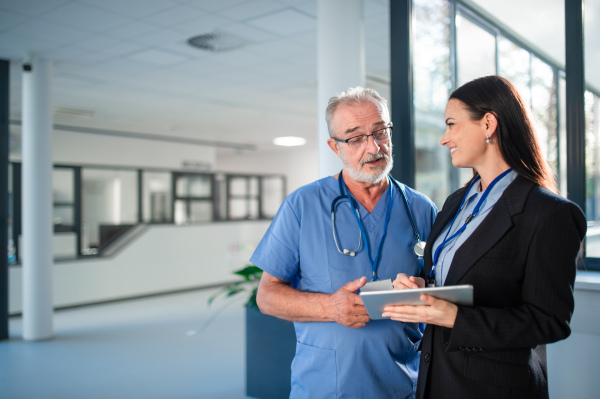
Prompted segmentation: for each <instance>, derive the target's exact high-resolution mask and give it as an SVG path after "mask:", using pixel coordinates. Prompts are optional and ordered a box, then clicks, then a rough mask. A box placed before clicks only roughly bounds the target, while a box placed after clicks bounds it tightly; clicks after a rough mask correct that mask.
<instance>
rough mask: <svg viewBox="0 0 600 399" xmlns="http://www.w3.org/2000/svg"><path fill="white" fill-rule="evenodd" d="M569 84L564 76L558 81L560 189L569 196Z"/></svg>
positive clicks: (564, 194) (562, 193) (561, 192)
mask: <svg viewBox="0 0 600 399" xmlns="http://www.w3.org/2000/svg"><path fill="white" fill-rule="evenodd" d="M566 93H567V82H566V81H565V78H564V76H561V77H560V79H559V80H558V105H559V106H558V112H559V115H560V116H559V118H558V120H559V121H560V123H559V126H558V171H559V172H558V187H559V189H560V194H561V195H562V196H563V197H566V196H567V94H566Z"/></svg>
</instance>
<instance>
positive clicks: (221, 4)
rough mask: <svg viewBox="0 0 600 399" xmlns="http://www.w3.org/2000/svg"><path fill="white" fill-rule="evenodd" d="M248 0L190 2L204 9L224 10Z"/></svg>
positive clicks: (198, 0) (195, 0)
mask: <svg viewBox="0 0 600 399" xmlns="http://www.w3.org/2000/svg"><path fill="white" fill-rule="evenodd" d="M247 2H248V0H219V1H215V0H189V1H188V4H189V5H191V6H197V7H201V8H202V9H204V10H208V11H211V12H217V11H223V10H226V9H228V8H231V7H234V6H237V5H240V4H242V3H247Z"/></svg>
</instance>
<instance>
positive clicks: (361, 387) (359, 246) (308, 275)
mask: <svg viewBox="0 0 600 399" xmlns="http://www.w3.org/2000/svg"><path fill="white" fill-rule="evenodd" d="M326 119H327V126H328V129H329V135H330V137H331V138H330V139H329V140H328V141H327V143H328V144H329V146H330V147H331V149H332V150H333V151H334V152H335V153H336V154H337V155H338V156H339V157H340V158H341V159H342V161H343V164H344V168H343V170H342V171H341V172H340V173H339V174H336V175H334V176H329V177H326V178H323V179H320V180H317V181H316V182H313V183H311V184H308V185H306V186H304V187H301V188H300V189H298V190H296V191H295V192H293V193H292V194H290V195H289V196H288V197H287V198H286V199H285V201H284V202H283V204H282V205H281V207H280V209H279V211H278V213H277V215H276V216H275V218H274V219H273V222H272V223H271V226H270V227H269V229H268V231H267V233H266V234H265V236H264V237H263V239H262V240H261V242H260V244H259V246H258V248H257V249H256V251H255V252H254V254H253V255H252V258H251V259H250V260H251V262H252V263H254V264H255V265H257V266H258V267H260V268H261V269H263V271H264V273H263V276H262V279H261V282H260V286H259V289H258V297H257V301H258V305H259V307H260V309H261V311H262V312H263V313H266V314H270V315H273V316H276V317H279V318H282V319H285V320H291V321H293V322H294V327H295V330H296V337H297V340H298V342H297V344H296V356H295V357H294V361H293V363H292V390H291V395H290V397H292V398H324V397H328V398H329V397H344V398H354V397H356V398H367V397H369V398H392V397H393V398H409V397H413V396H414V388H415V386H416V382H417V371H418V367H419V356H418V353H417V345H418V343H419V340H420V339H421V336H422V331H421V328H420V326H419V325H418V324H411V323H394V322H392V321H390V320H370V318H369V315H368V313H367V311H366V309H365V307H364V305H363V303H362V300H361V298H360V296H359V295H358V294H357V291H358V290H359V289H361V288H362V289H363V290H365V289H367V288H368V287H373V285H377V284H381V281H385V280H387V279H393V278H395V277H396V275H397V274H398V273H406V274H408V275H411V276H415V275H419V274H420V273H421V272H422V258H421V257H420V256H418V255H417V253H419V252H420V251H419V250H418V249H417V248H418V245H417V246H416V247H415V245H416V244H422V241H424V240H426V239H427V236H428V235H429V230H430V228H431V225H432V224H433V220H434V219H435V216H436V213H437V209H436V207H435V205H434V204H433V203H432V202H431V200H429V198H427V197H426V196H424V195H423V194H420V193H418V192H416V191H415V190H412V189H410V188H408V187H406V186H404V185H402V184H400V183H398V182H396V181H395V180H393V179H392V178H391V177H389V176H388V173H389V172H390V170H391V169H392V164H393V161H392V144H391V132H392V124H391V121H390V115H389V111H388V108H387V102H386V101H385V99H383V98H382V97H381V96H380V95H379V94H378V93H377V92H376V91H374V90H372V89H365V88H362V87H356V88H352V89H349V90H347V91H346V92H343V93H340V94H338V95H336V96H334V97H332V98H331V99H330V101H329V104H328V106H327V110H326ZM332 213H333V215H332ZM419 255H422V252H421V253H419ZM368 280H373V281H378V282H379V283H377V282H371V283H367V281H368ZM365 285H367V287H364V286H365ZM363 287H364V288H363ZM390 288H391V285H390Z"/></svg>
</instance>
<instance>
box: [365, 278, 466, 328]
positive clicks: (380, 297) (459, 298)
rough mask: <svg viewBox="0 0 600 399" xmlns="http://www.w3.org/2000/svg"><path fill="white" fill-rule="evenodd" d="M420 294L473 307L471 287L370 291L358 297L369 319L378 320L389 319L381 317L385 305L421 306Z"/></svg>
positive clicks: (454, 286) (455, 286) (453, 286)
mask: <svg viewBox="0 0 600 399" xmlns="http://www.w3.org/2000/svg"><path fill="white" fill-rule="evenodd" d="M421 294H427V295H431V296H434V297H436V298H440V299H444V300H446V301H449V302H452V303H455V304H457V305H468V306H471V305H473V286H472V285H451V286H448V287H432V288H407V289H404V290H385V291H370V292H361V293H360V294H359V295H360V297H361V299H362V301H363V303H364V304H365V307H366V308H367V312H369V317H370V318H371V319H372V320H378V319H389V317H381V314H382V313H383V308H384V307H385V306H387V305H423V302H421V300H420V299H419V297H420V296H421Z"/></svg>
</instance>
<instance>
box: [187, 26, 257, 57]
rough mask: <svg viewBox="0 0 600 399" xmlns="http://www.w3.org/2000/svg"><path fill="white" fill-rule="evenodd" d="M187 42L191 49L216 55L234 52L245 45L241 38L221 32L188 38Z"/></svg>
mask: <svg viewBox="0 0 600 399" xmlns="http://www.w3.org/2000/svg"><path fill="white" fill-rule="evenodd" d="M187 42H188V44H189V45H190V46H192V47H196V48H199V49H202V50H207V51H214V52H216V53H221V52H224V51H230V50H235V49H237V48H240V47H242V46H243V45H244V44H246V42H245V41H244V40H243V39H242V38H239V37H237V36H234V35H231V34H229V33H226V32H222V31H215V32H211V33H205V34H202V35H198V36H194V37H191V38H189V39H188V41H187Z"/></svg>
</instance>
